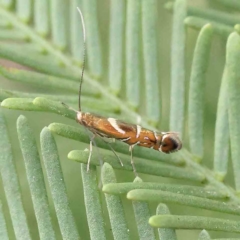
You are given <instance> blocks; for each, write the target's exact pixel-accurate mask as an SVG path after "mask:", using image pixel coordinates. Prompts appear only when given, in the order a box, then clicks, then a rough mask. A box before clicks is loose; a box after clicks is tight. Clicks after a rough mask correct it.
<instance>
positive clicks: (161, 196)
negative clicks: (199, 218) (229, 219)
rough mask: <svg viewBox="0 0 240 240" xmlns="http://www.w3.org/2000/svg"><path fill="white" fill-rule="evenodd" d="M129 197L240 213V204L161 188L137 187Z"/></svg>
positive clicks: (137, 199) (136, 199)
mask: <svg viewBox="0 0 240 240" xmlns="http://www.w3.org/2000/svg"><path fill="white" fill-rule="evenodd" d="M127 198H128V199H130V200H135V201H151V202H152V201H153V202H162V203H175V204H180V205H185V206H192V207H197V208H203V209H208V210H212V211H218V212H223V213H230V214H236V215H240V209H239V205H238V204H232V203H225V202H220V201H216V200H211V199H206V198H201V197H195V196H187V195H183V194H178V193H171V192H167V191H161V190H149V189H135V190H131V191H130V192H128V194H127Z"/></svg>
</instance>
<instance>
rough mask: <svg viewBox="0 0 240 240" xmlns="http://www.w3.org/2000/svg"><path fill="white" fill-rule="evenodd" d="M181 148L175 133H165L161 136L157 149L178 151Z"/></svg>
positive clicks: (167, 151) (165, 151) (166, 151)
mask: <svg viewBox="0 0 240 240" xmlns="http://www.w3.org/2000/svg"><path fill="white" fill-rule="evenodd" d="M181 148H182V143H181V140H180V139H179V137H178V134H177V133H171V132H169V133H165V134H164V135H163V136H162V142H161V144H160V147H159V151H161V152H164V153H171V152H175V151H178V150H180V149H181Z"/></svg>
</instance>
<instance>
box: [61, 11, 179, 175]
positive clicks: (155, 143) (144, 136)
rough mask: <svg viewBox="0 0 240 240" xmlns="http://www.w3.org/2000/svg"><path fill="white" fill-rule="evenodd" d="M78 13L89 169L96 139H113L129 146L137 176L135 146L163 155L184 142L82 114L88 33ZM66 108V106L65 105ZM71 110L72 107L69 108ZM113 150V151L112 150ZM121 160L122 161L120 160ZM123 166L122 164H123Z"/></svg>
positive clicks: (79, 118) (80, 116)
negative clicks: (82, 47)
mask: <svg viewBox="0 0 240 240" xmlns="http://www.w3.org/2000/svg"><path fill="white" fill-rule="evenodd" d="M77 9H78V12H79V14H80V17H81V22H82V28H83V38H84V41H83V43H84V49H83V66H82V74H81V80H80V86H79V99H78V107H79V110H78V111H76V110H74V109H73V110H74V111H75V112H76V120H77V122H78V123H79V124H81V125H83V126H84V127H85V128H87V129H88V130H89V131H91V132H92V133H93V136H92V137H91V139H90V152H89V157H88V167H87V169H89V165H90V160H91V155H92V144H93V140H94V138H95V137H101V138H111V139H116V140H119V141H122V142H124V143H126V144H128V145H129V151H130V153H131V164H132V167H133V171H134V173H135V175H137V171H136V168H135V166H134V162H133V154H132V153H133V148H134V146H141V147H146V148H151V149H154V150H157V151H160V152H163V153H167V154H168V153H172V152H175V151H178V150H180V149H181V148H182V142H181V140H180V138H179V136H178V134H177V133H176V132H157V131H152V130H149V129H146V128H143V127H141V126H140V125H135V124H130V123H126V122H123V121H120V120H117V119H115V118H111V117H109V118H105V117H101V116H97V115H95V114H92V113H88V112H82V110H81V88H82V83H83V73H84V67H85V56H86V53H85V52H86V31H85V24H84V18H83V14H82V12H81V10H80V9H79V8H77ZM64 105H65V106H66V104H64ZM68 108H70V107H68ZM71 109H72V108H71ZM112 150H113V149H112ZM119 160H120V159H119ZM120 162H121V160H120ZM121 164H122V163H121Z"/></svg>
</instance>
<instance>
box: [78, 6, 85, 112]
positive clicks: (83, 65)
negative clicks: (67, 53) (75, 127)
mask: <svg viewBox="0 0 240 240" xmlns="http://www.w3.org/2000/svg"><path fill="white" fill-rule="evenodd" d="M77 10H78V12H79V14H80V17H81V22H82V30H83V64H82V74H81V79H80V85H79V91H78V109H79V112H81V92H82V83H83V73H84V68H85V62H86V30H85V24H84V18H83V14H82V12H81V10H80V8H79V7H77Z"/></svg>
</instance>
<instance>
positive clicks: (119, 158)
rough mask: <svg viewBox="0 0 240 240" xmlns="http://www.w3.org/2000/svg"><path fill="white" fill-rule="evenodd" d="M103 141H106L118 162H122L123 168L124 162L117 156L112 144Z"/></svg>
mask: <svg viewBox="0 0 240 240" xmlns="http://www.w3.org/2000/svg"><path fill="white" fill-rule="evenodd" d="M103 141H104V142H105V143H107V145H108V146H109V147H110V148H111V150H112V152H113V153H114V155H115V156H116V157H117V159H118V161H119V162H120V164H121V166H122V167H123V162H122V160H121V158H120V157H119V156H118V155H117V153H116V152H115V150H114V149H113V147H112V146H111V143H109V142H107V141H105V140H104V139H103Z"/></svg>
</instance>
